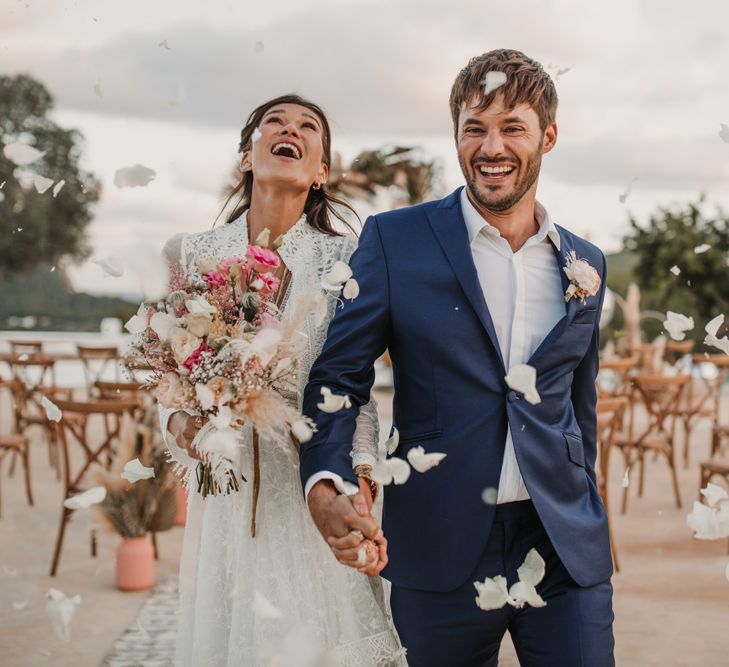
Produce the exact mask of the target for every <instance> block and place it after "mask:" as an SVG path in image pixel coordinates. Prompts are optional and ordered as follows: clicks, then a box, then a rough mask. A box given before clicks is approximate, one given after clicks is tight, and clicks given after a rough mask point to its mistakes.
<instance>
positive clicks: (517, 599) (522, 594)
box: [473, 549, 547, 611]
mask: <svg viewBox="0 0 729 667" xmlns="http://www.w3.org/2000/svg"><path fill="white" fill-rule="evenodd" d="M545 569H546V568H545V563H544V559H543V558H542V557H541V556H540V555H539V553H538V552H537V551H536V549H530V550H529V553H527V555H526V558H525V559H524V562H523V563H522V564H521V566H520V567H519V568H518V569H517V571H516V572H517V576H518V577H519V581H518V582H516V583H515V584H514V585H513V586H512V587H511V588H510V589H508V591H507V588H506V584H507V582H506V579H505V578H504V577H503V576H501V575H497V576H495V577H493V578H491V577H486V579H485V580H484V581H483V582H480V581H474V582H473V585H474V586H475V587H476V592H477V593H478V597H477V598H476V604H477V605H478V606H479V607H480V608H481V609H483V610H484V611H490V610H492V609H501V607H503V606H505V605H507V604H510V605H511V606H512V607H516V608H517V609H522V608H523V607H524V605H525V604H528V605H530V606H531V607H545V606H546V605H547V603H546V602H545V601H544V600H543V599H542V598H541V597H540V595H539V594H538V593H537V589H536V586H537V584H538V583H539V582H540V581H541V580H542V579H543V578H544V573H545Z"/></svg>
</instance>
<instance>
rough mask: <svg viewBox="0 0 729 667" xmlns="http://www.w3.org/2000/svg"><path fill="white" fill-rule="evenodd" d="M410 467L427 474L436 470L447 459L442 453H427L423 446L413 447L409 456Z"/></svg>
mask: <svg viewBox="0 0 729 667" xmlns="http://www.w3.org/2000/svg"><path fill="white" fill-rule="evenodd" d="M407 457H408V461H409V462H410V465H411V466H412V467H413V468H414V469H415V470H417V471H418V472H427V471H428V470H430V469H431V468H435V466H437V465H438V464H440V462H441V461H442V460H443V459H444V458H445V457H446V455H445V454H443V453H442V452H430V453H428V454H426V453H425V450H424V449H423V447H422V445H418V446H417V447H413V448H412V449H411V450H410V451H409V452H408V454H407Z"/></svg>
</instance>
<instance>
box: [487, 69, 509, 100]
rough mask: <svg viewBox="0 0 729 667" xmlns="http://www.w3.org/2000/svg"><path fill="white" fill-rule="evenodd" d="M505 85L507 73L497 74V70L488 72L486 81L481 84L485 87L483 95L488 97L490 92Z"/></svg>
mask: <svg viewBox="0 0 729 667" xmlns="http://www.w3.org/2000/svg"><path fill="white" fill-rule="evenodd" d="M505 83H506V73H505V72H497V71H495V70H491V71H490V72H486V76H485V77H484V80H483V81H482V82H481V85H482V86H483V94H484V95H488V94H489V93H490V92H492V91H494V90H496V89H497V88H500V87H501V86H503V85H504V84H505Z"/></svg>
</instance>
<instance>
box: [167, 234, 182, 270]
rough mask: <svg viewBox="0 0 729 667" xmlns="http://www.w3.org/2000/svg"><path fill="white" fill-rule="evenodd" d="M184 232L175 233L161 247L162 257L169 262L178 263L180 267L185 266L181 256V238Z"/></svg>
mask: <svg viewBox="0 0 729 667" xmlns="http://www.w3.org/2000/svg"><path fill="white" fill-rule="evenodd" d="M184 237H185V235H184V234H175V235H174V236H172V237H170V238H169V239H168V240H167V243H165V245H164V248H162V257H164V258H165V259H166V260H167V262H168V263H169V264H178V265H179V266H181V267H183V268H184V267H185V261H184V259H185V258H184V257H183V256H182V240H183V239H184Z"/></svg>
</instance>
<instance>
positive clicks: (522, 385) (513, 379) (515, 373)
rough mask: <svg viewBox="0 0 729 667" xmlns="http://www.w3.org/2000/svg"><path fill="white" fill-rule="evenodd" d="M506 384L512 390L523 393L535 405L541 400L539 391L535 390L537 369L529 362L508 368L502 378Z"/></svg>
mask: <svg viewBox="0 0 729 667" xmlns="http://www.w3.org/2000/svg"><path fill="white" fill-rule="evenodd" d="M504 379H505V380H506V384H507V385H509V387H511V388H512V389H513V390H514V391H518V392H521V393H522V394H524V398H526V400H527V401H528V402H529V403H531V404H532V405H536V404H537V403H540V402H541V400H542V399H541V398H540V396H539V392H537V387H536V384H537V369H536V368H534V367H533V366H529V364H518V365H516V366H513V367H512V368H510V369H509V373H508V374H507V376H506V377H505V378H504Z"/></svg>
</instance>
